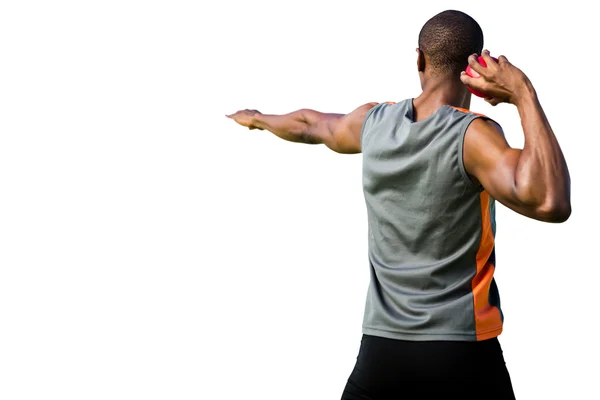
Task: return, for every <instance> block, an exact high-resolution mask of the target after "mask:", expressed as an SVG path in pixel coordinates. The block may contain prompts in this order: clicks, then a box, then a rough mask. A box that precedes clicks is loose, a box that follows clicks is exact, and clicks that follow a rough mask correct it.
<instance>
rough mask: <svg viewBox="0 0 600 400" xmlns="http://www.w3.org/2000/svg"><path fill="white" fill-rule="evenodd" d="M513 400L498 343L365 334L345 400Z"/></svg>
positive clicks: (496, 340) (492, 340)
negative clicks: (395, 337)
mask: <svg viewBox="0 0 600 400" xmlns="http://www.w3.org/2000/svg"><path fill="white" fill-rule="evenodd" d="M388 399H389V400H392V399H393V400H413V399H414V400H424V399H436V400H438V399H456V400H458V399H460V400H470V399H477V400H483V399H485V400H492V399H493V400H514V399H515V395H514V393H513V388H512V384H511V381H510V376H509V374H508V370H507V369H506V364H505V363H504V357H503V355H502V349H501V347H500V342H499V341H498V339H497V338H495V339H489V340H484V341H480V342H459V341H432V342H417V341H403V340H394V339H386V338H381V337H376V336H368V335H364V336H363V338H362V341H361V346H360V351H359V354H358V357H357V359H356V365H355V367H354V370H353V371H352V374H351V375H350V378H349V379H348V383H347V384H346V388H345V389H344V393H343V394H342V400H388Z"/></svg>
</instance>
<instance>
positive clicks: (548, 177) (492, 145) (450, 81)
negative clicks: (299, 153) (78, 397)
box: [227, 49, 571, 222]
mask: <svg viewBox="0 0 600 400" xmlns="http://www.w3.org/2000/svg"><path fill="white" fill-rule="evenodd" d="M417 53H418V56H417V67H418V70H419V77H420V79H421V87H422V89H423V92H422V93H421V95H419V97H417V98H415V99H414V109H415V116H414V118H415V120H417V121H419V120H422V119H425V118H427V117H429V116H430V115H432V114H434V113H435V112H436V111H437V110H438V109H440V108H441V107H442V106H444V105H451V106H455V107H460V108H466V109H468V108H469V106H470V102H471V94H470V92H469V91H468V90H467V86H469V87H471V88H473V89H476V90H479V91H481V92H483V93H486V95H488V97H487V98H486V99H485V101H487V102H488V103H489V104H491V105H492V106H496V105H498V104H500V103H509V104H513V105H514V106H515V107H516V108H517V111H518V113H519V116H520V118H521V125H522V127H523V134H524V136H525V142H524V145H523V148H522V149H516V148H512V147H510V145H509V144H508V142H507V141H506V139H505V137H504V133H503V132H502V128H501V127H500V126H499V125H498V124H496V123H494V122H492V121H490V120H486V119H481V118H478V119H476V120H475V121H473V122H472V123H471V124H470V125H469V128H468V129H467V133H466V135H465V141H464V151H463V161H464V164H465V168H466V170H467V172H468V173H469V175H470V176H471V178H472V179H473V181H475V182H479V183H481V185H482V186H483V187H484V188H485V190H486V191H487V192H488V193H489V194H490V196H491V197H493V198H494V199H496V200H498V201H499V202H501V203H502V204H504V205H505V206H506V207H508V208H510V209H512V210H514V211H516V212H518V213H520V214H522V215H524V216H527V217H529V218H533V219H536V220H539V221H545V222H564V221H566V220H567V219H568V218H569V216H570V215H571V200H570V192H571V183H570V176H569V171H568V168H567V163H566V161H565V158H564V156H563V153H562V151H561V148H560V146H559V144H558V141H557V139H556V137H555V135H554V132H553V131H552V128H551V126H550V123H549V122H548V119H547V118H546V115H545V113H544V110H543V109H542V106H541V105H540V102H539V99H538V97H537V94H536V92H535V89H534V87H533V85H532V83H531V81H530V80H529V78H528V77H527V76H526V75H525V74H524V73H523V72H522V71H521V70H520V69H518V68H517V67H515V66H514V65H512V64H511V63H510V62H509V61H508V60H507V59H506V57H504V56H500V57H498V62H496V61H494V60H493V59H492V58H491V57H490V54H489V52H488V51H487V50H484V51H483V53H482V56H483V58H484V59H485V62H486V64H487V68H486V67H483V66H482V65H480V64H479V62H478V61H477V57H476V55H472V56H471V57H469V60H468V62H469V65H470V66H471V68H472V69H473V70H475V71H476V72H477V73H479V75H480V77H479V78H470V77H469V76H468V75H466V74H465V73H464V72H462V73H461V74H460V78H458V77H457V75H458V74H456V75H454V74H450V75H448V74H442V73H439V72H437V71H435V70H433V68H432V67H430V66H429V60H428V58H427V56H426V55H425V54H424V53H423V52H422V51H421V50H419V49H417ZM377 104H378V103H367V104H364V105H362V106H360V107H358V108H357V109H355V110H354V111H352V112H351V113H349V114H327V113H320V112H317V111H313V110H308V109H303V110H298V111H295V112H292V113H290V114H285V115H266V114H262V113H260V112H258V111H256V110H241V111H238V112H236V113H234V114H232V115H228V116H227V117H228V118H231V119H233V120H235V121H236V122H237V123H238V124H240V125H242V126H245V127H248V128H249V129H264V130H268V131H270V132H272V133H274V134H275V135H277V136H279V137H280V138H282V139H285V140H288V141H293V142H300V143H308V144H325V145H326V146H327V147H329V148H330V149H332V150H333V151H336V152H338V153H343V154H355V153H360V152H361V148H360V134H361V129H362V123H363V121H364V119H365V116H366V114H367V112H368V111H369V110H370V109H371V108H372V107H374V106H375V105H377Z"/></svg>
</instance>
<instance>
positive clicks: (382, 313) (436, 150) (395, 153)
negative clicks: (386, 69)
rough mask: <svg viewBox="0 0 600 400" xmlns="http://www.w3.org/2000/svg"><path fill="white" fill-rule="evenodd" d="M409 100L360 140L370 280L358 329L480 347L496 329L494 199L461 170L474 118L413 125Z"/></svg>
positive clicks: (369, 122)
mask: <svg viewBox="0 0 600 400" xmlns="http://www.w3.org/2000/svg"><path fill="white" fill-rule="evenodd" d="M414 114H415V113H414V110H413V102H412V99H408V100H405V101H402V102H400V103H397V104H389V103H382V104H380V105H378V106H376V107H374V108H372V109H371V111H370V112H369V113H368V114H367V117H366V118H365V122H364V125H363V131H362V134H361V147H362V152H363V186H364V194H365V201H366V204H367V212H368V221H369V261H370V267H371V283H370V287H369V292H368V296H367V304H366V309H365V315H364V323H363V332H364V333H365V334H371V335H378V336H383V337H388V338H392V339H404V340H461V341H474V340H484V339H489V338H492V337H495V336H497V335H499V334H500V333H501V331H502V313H501V311H500V309H499V306H500V301H499V296H498V291H497V288H496V284H495V282H494V279H493V273H494V264H495V259H494V233H495V232H494V231H495V222H494V200H493V199H491V198H490V196H489V195H488V194H487V192H485V191H482V190H481V188H480V186H479V185H476V184H474V183H473V181H472V180H471V179H470V178H469V176H468V174H467V172H466V171H465V168H464V165H463V155H462V151H463V141H464V136H465V132H466V130H467V128H468V126H469V125H470V123H471V122H472V121H473V120H474V119H476V118H478V117H479V116H478V115H477V114H474V113H470V112H466V111H465V110H460V109H456V108H453V107H450V106H443V107H441V108H440V109H439V110H438V111H437V112H435V113H434V114H432V115H430V116H428V117H427V118H425V119H423V120H420V121H418V122H414V120H413V118H414V117H413V116H414Z"/></svg>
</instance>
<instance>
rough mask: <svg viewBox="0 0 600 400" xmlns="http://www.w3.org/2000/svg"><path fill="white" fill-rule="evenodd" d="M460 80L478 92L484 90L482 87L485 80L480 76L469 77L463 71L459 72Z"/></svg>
mask: <svg viewBox="0 0 600 400" xmlns="http://www.w3.org/2000/svg"><path fill="white" fill-rule="evenodd" d="M460 80H461V82H462V83H464V84H465V85H467V86H469V87H470V88H472V89H475V90H478V91H480V92H484V87H485V85H486V81H485V80H484V79H481V78H471V77H470V76H469V75H467V73H466V72H465V71H462V72H461V73H460Z"/></svg>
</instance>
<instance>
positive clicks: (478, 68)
mask: <svg viewBox="0 0 600 400" xmlns="http://www.w3.org/2000/svg"><path fill="white" fill-rule="evenodd" d="M477 58H478V57H477V54H472V55H470V56H469V66H470V67H471V69H472V70H473V71H475V72H477V73H478V74H479V75H480V76H481V75H483V76H485V67H484V66H483V65H481V64H479V60H478V59H477Z"/></svg>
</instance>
